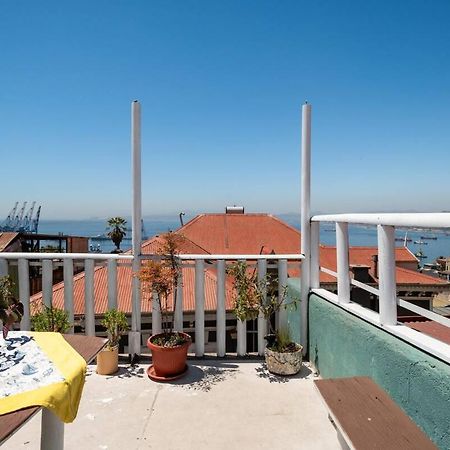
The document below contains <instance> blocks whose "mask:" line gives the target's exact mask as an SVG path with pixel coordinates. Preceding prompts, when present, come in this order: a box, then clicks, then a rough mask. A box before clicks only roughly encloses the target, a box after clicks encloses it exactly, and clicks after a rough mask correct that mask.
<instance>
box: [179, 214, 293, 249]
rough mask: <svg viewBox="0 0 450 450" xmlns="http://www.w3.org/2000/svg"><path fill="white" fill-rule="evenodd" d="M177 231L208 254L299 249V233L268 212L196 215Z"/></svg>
mask: <svg viewBox="0 0 450 450" xmlns="http://www.w3.org/2000/svg"><path fill="white" fill-rule="evenodd" d="M178 232H179V233H181V234H183V235H184V236H186V237H187V238H189V239H190V240H191V241H193V242H195V243H197V244H198V245H199V246H201V247H202V248H205V249H207V250H208V251H209V253H216V254H228V255H233V254H234V255H238V254H259V253H263V254H264V253H265V254H267V253H270V252H272V251H273V252H275V253H299V252H300V232H299V231H298V230H297V229H295V228H294V227H291V226H290V225H288V224H287V223H285V222H283V221H281V220H280V219H278V218H277V217H275V216H272V215H271V214H200V215H198V216H197V217H195V218H194V219H192V220H191V221H190V222H188V223H187V224H186V225H184V226H183V227H182V228H180V229H179V230H178Z"/></svg>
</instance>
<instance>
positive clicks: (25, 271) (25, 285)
mask: <svg viewBox="0 0 450 450" xmlns="http://www.w3.org/2000/svg"><path fill="white" fill-rule="evenodd" d="M19 299H20V301H21V303H22V305H23V317H22V320H21V322H20V329H21V330H25V331H27V330H28V331H29V330H31V321H30V270H29V267H28V261H27V260H26V259H23V258H21V259H19Z"/></svg>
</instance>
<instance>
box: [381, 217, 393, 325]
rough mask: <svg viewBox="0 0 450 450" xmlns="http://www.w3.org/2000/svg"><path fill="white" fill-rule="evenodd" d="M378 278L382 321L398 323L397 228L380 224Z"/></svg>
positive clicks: (383, 323)
mask: <svg viewBox="0 0 450 450" xmlns="http://www.w3.org/2000/svg"><path fill="white" fill-rule="evenodd" d="M377 228H378V267H379V269H378V272H379V274H378V278H379V282H378V284H379V290H380V323H381V324H382V325H395V324H396V323H397V290H396V281H395V232H394V231H395V230H394V227H392V226H388V225H378V226H377Z"/></svg>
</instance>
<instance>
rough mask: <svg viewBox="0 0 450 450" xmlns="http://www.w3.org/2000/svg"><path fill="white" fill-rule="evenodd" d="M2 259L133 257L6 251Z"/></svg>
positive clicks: (125, 257)
mask: <svg viewBox="0 0 450 450" xmlns="http://www.w3.org/2000/svg"><path fill="white" fill-rule="evenodd" d="M0 259H97V260H108V259H133V255H130V254H123V253H120V254H116V253H37V252H36V253H33V252H27V253H25V252H4V253H0Z"/></svg>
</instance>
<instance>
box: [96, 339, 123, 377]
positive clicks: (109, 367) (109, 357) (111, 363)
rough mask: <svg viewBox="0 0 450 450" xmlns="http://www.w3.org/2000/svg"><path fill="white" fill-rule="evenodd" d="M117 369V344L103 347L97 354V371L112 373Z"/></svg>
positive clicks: (103, 373)
mask: <svg viewBox="0 0 450 450" xmlns="http://www.w3.org/2000/svg"><path fill="white" fill-rule="evenodd" d="M118 370H119V346H116V347H113V348H108V347H106V348H104V349H103V350H101V351H100V353H99V354H98V355H97V373H98V374H99V375H112V374H113V373H116V372H117V371H118Z"/></svg>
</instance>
